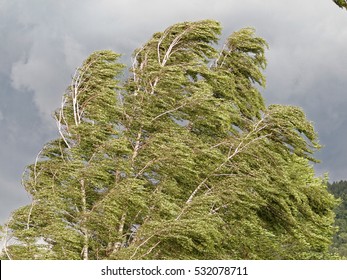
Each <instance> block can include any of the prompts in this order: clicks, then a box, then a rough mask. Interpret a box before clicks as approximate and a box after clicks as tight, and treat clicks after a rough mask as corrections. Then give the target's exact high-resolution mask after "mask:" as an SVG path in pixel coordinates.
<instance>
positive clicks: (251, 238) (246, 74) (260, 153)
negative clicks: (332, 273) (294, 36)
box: [3, 20, 336, 259]
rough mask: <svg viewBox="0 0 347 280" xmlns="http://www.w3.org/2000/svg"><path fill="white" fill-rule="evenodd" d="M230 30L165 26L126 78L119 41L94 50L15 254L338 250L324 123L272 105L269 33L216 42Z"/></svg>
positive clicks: (9, 250) (17, 223) (72, 90)
mask: <svg viewBox="0 0 347 280" xmlns="http://www.w3.org/2000/svg"><path fill="white" fill-rule="evenodd" d="M220 33H221V27H220V24H219V23H218V22H215V21H212V20H204V21H198V22H184V23H179V24H175V25H173V26H171V27H169V28H168V29H166V30H165V31H164V32H161V33H155V34H154V35H153V37H152V38H151V39H150V40H149V41H148V42H147V43H146V44H145V45H144V46H142V47H141V48H140V49H138V50H136V51H135V53H134V61H133V64H132V68H131V73H132V76H131V77H130V78H129V79H127V80H126V81H125V82H121V81H118V80H117V79H116V77H117V76H119V74H120V72H121V69H122V65H120V64H119V63H118V62H117V58H118V55H117V54H115V53H113V52H112V51H101V52H96V53H94V54H92V55H91V56H90V57H89V58H88V59H87V60H86V61H85V62H84V64H83V65H82V67H81V68H79V69H78V70H77V72H76V74H75V76H74V78H73V80H72V84H71V86H70V87H69V88H68V90H67V92H66V93H65V95H64V98H63V101H62V106H61V109H60V110H58V111H57V112H56V114H55V117H56V120H57V124H58V128H59V133H60V138H58V139H57V140H55V141H52V142H51V143H48V144H47V145H46V146H45V147H44V148H43V150H42V151H41V152H40V154H39V156H38V158H37V160H36V162H35V163H34V164H33V165H30V166H29V167H28V169H27V172H26V173H25V176H24V178H23V185H24V186H25V188H26V189H27V191H28V192H29V193H30V194H31V196H32V198H33V201H32V204H31V205H28V206H25V207H23V208H21V209H18V210H17V211H15V212H14V213H13V215H12V218H11V220H10V221H9V223H8V224H7V225H6V226H7V229H6V231H5V232H6V233H7V234H6V240H9V239H10V238H12V243H11V242H7V243H8V245H7V246H6V251H5V252H4V254H3V257H4V258H13V259H25V258H28V259H230V258H232V259H295V258H300V259H302V258H324V257H328V255H327V254H328V247H329V245H330V243H331V237H332V234H333V232H334V227H333V222H334V215H333V211H332V210H333V207H334V206H335V203H336V201H335V199H334V198H333V196H332V195H330V194H329V193H328V192H327V189H326V181H325V180H324V179H321V178H316V177H315V176H314V171H313V168H312V166H311V164H310V161H314V159H313V157H312V154H313V153H314V151H315V150H316V149H318V148H319V144H318V142H317V137H316V134H315V132H314V129H313V126H312V124H311V123H310V122H308V121H307V120H306V117H305V115H304V113H303V112H302V110H301V109H300V108H297V107H293V106H281V105H272V106H269V107H266V106H265V104H264V101H263V98H262V96H261V94H260V92H259V90H258V87H257V84H258V85H259V86H265V77H264V76H263V74H262V70H263V69H265V66H266V59H265V56H264V52H265V48H266V47H267V44H266V42H265V41H264V40H263V39H262V38H259V37H257V36H256V35H255V32H254V30H253V29H251V28H245V29H241V30H240V31H237V32H234V33H233V34H232V35H231V36H229V37H228V38H227V40H226V43H225V44H224V47H223V48H222V50H221V51H217V50H216V49H215V47H214V46H213V45H214V44H215V43H217V42H218V37H219V35H220Z"/></svg>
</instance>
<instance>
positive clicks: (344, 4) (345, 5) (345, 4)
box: [333, 0, 347, 9]
mask: <svg viewBox="0 0 347 280" xmlns="http://www.w3.org/2000/svg"><path fill="white" fill-rule="evenodd" d="M333 1H334V2H335V4H336V5H337V6H339V7H340V8H342V9H347V1H346V0H333Z"/></svg>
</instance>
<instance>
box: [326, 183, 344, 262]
mask: <svg viewBox="0 0 347 280" xmlns="http://www.w3.org/2000/svg"><path fill="white" fill-rule="evenodd" d="M328 190H329V191H330V192H331V193H332V194H333V195H334V196H335V197H336V198H338V199H339V200H340V203H339V205H338V206H337V207H336V208H335V214H336V219H335V224H336V226H337V227H338V231H337V232H336V233H335V235H334V238H333V244H332V246H331V251H332V252H334V253H338V254H339V255H341V256H343V257H347V219H346V218H347V181H339V182H333V183H332V184H329V186H328Z"/></svg>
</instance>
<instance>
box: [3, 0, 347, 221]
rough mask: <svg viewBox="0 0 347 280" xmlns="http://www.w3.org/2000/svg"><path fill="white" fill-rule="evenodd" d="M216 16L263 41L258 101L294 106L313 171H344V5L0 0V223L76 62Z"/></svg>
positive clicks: (18, 199) (316, 0)
mask: <svg viewBox="0 0 347 280" xmlns="http://www.w3.org/2000/svg"><path fill="white" fill-rule="evenodd" d="M207 18H210V19H216V20H218V21H220V22H221V24H222V26H223V28H224V31H223V35H222V38H225V37H226V36H227V35H229V34H230V33H232V32H233V31H235V30H238V29H240V28H242V27H247V26H252V27H255V28H256V30H257V34H258V35H260V36H262V37H264V38H265V39H266V40H267V41H268V43H269V44H270V49H269V51H268V52H267V57H268V68H267V70H266V73H265V74H266V76H267V88H266V89H265V90H264V91H263V94H264V97H265V99H266V102H267V104H272V103H280V104H293V105H298V106H301V107H302V108H303V109H304V110H305V112H306V114H307V116H308V118H309V119H310V120H311V121H312V122H313V123H314V124H315V127H316V129H317V131H318V133H319V137H320V142H321V143H322V144H323V145H324V146H325V147H324V149H323V150H322V151H321V152H319V153H318V154H317V157H318V158H319V159H321V160H322V163H321V164H319V165H316V166H315V169H316V171H317V174H318V175H321V174H323V173H324V172H328V173H329V176H330V179H331V180H332V181H333V180H340V179H347V146H346V139H347V92H346V89H347V11H345V10H342V9H339V8H338V7H337V6H336V5H335V4H334V3H333V2H332V1H331V0H305V1H302V0H291V1H281V0H212V1H210V0H195V1H190V0H175V1H165V0H146V1H143V0H142V1H141V0H69V1H68V0H59V1H57V0H54V1H53V0H30V1H25V0H0V141H1V145H0V223H3V222H4V221H5V220H6V219H7V218H8V216H9V214H10V212H11V211H13V210H15V209H16V208H18V207H20V206H22V205H24V204H26V203H28V201H29V198H28V196H27V195H26V192H25V191H24V189H23V187H22V186H21V175H22V172H23V170H24V168H25V166H26V165H28V164H30V163H33V162H34V160H35V157H36V155H37V153H38V152H39V151H40V149H41V148H42V146H43V145H44V144H45V143H46V142H47V141H48V140H50V139H53V138H55V137H57V132H56V126H55V123H54V121H53V119H52V117H51V114H52V111H53V110H54V109H55V108H57V107H59V104H60V100H61V96H62V93H63V92H64V90H65V88H66V87H67V86H68V84H69V82H70V79H71V76H72V74H73V72H74V70H75V68H76V67H78V66H79V65H80V64H81V62H82V61H83V59H85V58H86V57H87V56H88V55H89V54H90V53H91V52H92V51H94V50H99V49H112V50H114V51H116V52H118V53H121V54H122V55H123V58H122V61H123V62H124V63H126V64H128V65H130V62H131V61H130V57H131V53H132V51H133V50H134V49H135V48H137V47H139V46H140V45H142V44H143V43H145V42H146V41H147V40H148V39H149V38H150V37H151V35H152V34H153V33H154V32H157V31H162V30H163V29H165V28H166V27H168V26H169V25H172V24H174V23H177V22H181V21H194V20H201V19H207Z"/></svg>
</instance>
